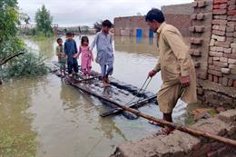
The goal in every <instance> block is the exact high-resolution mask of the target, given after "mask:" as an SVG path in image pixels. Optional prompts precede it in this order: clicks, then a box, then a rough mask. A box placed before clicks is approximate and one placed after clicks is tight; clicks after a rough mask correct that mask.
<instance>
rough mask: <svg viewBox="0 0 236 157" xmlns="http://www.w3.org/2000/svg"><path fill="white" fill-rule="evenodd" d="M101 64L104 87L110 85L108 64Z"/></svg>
mask: <svg viewBox="0 0 236 157" xmlns="http://www.w3.org/2000/svg"><path fill="white" fill-rule="evenodd" d="M100 66H101V73H102V82H103V85H104V87H107V86H109V84H108V82H107V76H106V71H107V66H106V65H100Z"/></svg>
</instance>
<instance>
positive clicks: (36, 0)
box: [18, 0, 193, 25]
mask: <svg viewBox="0 0 236 157" xmlns="http://www.w3.org/2000/svg"><path fill="white" fill-rule="evenodd" d="M18 2H19V7H20V8H21V9H22V10H23V12H25V13H27V14H28V15H29V16H30V17H31V19H34V16H35V13H36V11H37V9H38V8H40V7H41V6H42V5H43V4H45V6H46V8H47V9H48V10H50V13H51V15H52V16H53V19H54V21H53V23H56V24H59V25H92V24H93V23H95V22H96V21H99V20H102V19H110V20H113V18H115V17H119V16H133V15H136V14H137V13H141V14H142V15H145V14H146V13H147V11H148V10H150V9H151V8H161V6H163V5H171V4H181V3H191V2H193V0H178V1H177V0H168V1H167V0H63V1H62V0H18ZM31 22H33V21H31Z"/></svg>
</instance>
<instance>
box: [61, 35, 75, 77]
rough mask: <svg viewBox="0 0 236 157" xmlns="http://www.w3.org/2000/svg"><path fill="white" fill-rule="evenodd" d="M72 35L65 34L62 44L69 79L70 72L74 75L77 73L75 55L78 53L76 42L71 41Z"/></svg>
mask: <svg viewBox="0 0 236 157" xmlns="http://www.w3.org/2000/svg"><path fill="white" fill-rule="evenodd" d="M73 36H74V35H73V33H71V32H68V33H66V38H67V40H66V42H65V44H64V52H65V54H66V55H67V65H68V73H69V77H72V71H73V70H74V72H75V74H77V73H78V62H77V59H76V57H75V54H76V53H78V50H77V46H76V42H75V40H74V39H73Z"/></svg>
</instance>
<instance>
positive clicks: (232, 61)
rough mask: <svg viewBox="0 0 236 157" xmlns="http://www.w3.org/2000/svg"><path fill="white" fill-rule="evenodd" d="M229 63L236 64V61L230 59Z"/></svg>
mask: <svg viewBox="0 0 236 157" xmlns="http://www.w3.org/2000/svg"><path fill="white" fill-rule="evenodd" d="M228 63H229V64H236V59H231V58H229V60H228Z"/></svg>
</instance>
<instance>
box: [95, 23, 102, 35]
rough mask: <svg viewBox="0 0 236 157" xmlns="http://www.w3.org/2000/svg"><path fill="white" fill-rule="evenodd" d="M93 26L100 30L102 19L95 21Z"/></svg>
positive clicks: (97, 30)
mask: <svg viewBox="0 0 236 157" xmlns="http://www.w3.org/2000/svg"><path fill="white" fill-rule="evenodd" d="M93 28H94V29H95V30H96V32H100V31H101V29H102V21H99V22H96V23H94V24H93Z"/></svg>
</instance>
